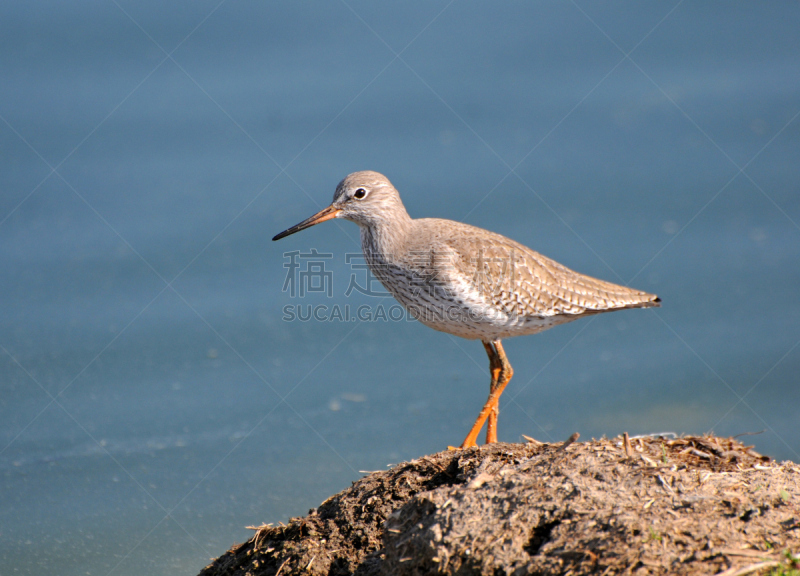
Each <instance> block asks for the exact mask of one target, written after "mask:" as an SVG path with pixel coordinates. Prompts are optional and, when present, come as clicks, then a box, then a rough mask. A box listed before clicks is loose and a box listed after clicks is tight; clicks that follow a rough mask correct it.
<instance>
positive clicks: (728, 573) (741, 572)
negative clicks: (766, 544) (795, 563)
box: [716, 560, 781, 576]
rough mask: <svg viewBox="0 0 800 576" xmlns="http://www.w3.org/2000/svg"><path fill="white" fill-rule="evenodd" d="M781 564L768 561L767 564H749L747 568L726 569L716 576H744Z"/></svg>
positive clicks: (775, 561)
mask: <svg viewBox="0 0 800 576" xmlns="http://www.w3.org/2000/svg"><path fill="white" fill-rule="evenodd" d="M780 565H781V563H780V562H778V561H777V560H770V561H768V562H758V563H756V564H750V565H749V566H745V567H744V568H736V567H735V566H734V567H733V568H728V569H727V570H725V571H724V572H718V573H717V574H716V576H745V574H752V573H753V572H758V571H759V570H763V569H764V568H774V567H775V566H780Z"/></svg>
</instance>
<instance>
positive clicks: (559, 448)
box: [558, 432, 581, 452]
mask: <svg viewBox="0 0 800 576" xmlns="http://www.w3.org/2000/svg"><path fill="white" fill-rule="evenodd" d="M580 437H581V435H580V434H579V433H578V432H575V433H574V434H573V435H572V436H570V437H569V438H567V439H566V441H565V442H564V443H563V444H562V445H561V446H559V447H558V451H559V452H563V451H564V450H566V449H567V447H568V446H569V445H570V444H572V443H573V442H575V441H576V440H577V439H578V438H580Z"/></svg>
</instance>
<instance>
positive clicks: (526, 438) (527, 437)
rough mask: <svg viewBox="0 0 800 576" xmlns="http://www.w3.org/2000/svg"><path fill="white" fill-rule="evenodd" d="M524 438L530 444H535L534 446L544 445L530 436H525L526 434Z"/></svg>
mask: <svg viewBox="0 0 800 576" xmlns="http://www.w3.org/2000/svg"><path fill="white" fill-rule="evenodd" d="M522 437H523V438H525V441H526V442H527V443H528V444H533V445H534V446H541V445H542V444H543V442H539V441H538V440H537V439H536V438H531V437H530V436H525V434H523V435H522Z"/></svg>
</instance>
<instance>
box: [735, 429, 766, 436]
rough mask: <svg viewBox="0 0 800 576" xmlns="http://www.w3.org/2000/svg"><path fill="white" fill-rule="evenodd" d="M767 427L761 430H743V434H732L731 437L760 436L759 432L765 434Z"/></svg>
mask: <svg viewBox="0 0 800 576" xmlns="http://www.w3.org/2000/svg"><path fill="white" fill-rule="evenodd" d="M766 431H767V429H766V428H765V429H764V430H759V431H758V432H742V433H741V434H737V435H736V436H731V438H739V437H740V436H758V435H759V434H763V433H764V432H766Z"/></svg>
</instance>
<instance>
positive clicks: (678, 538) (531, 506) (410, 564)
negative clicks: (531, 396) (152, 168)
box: [201, 436, 800, 576]
mask: <svg viewBox="0 0 800 576" xmlns="http://www.w3.org/2000/svg"><path fill="white" fill-rule="evenodd" d="M798 551H800V466H798V465H796V464H793V463H791V462H784V463H782V464H777V463H774V462H771V461H770V460H769V458H766V457H764V456H761V455H759V454H756V453H755V452H753V451H752V450H751V449H749V448H748V447H746V446H744V445H742V444H741V443H740V442H738V441H736V440H734V439H723V438H716V437H710V436H708V437H685V438H673V439H670V438H662V437H650V438H639V439H633V440H630V441H629V442H627V441H626V439H625V438H615V439H612V440H605V439H603V440H592V441H591V442H584V443H578V442H576V443H570V444H568V445H567V446H565V445H554V444H541V443H538V442H530V443H528V444H524V445H521V444H494V445H491V446H482V447H479V448H471V449H467V450H456V451H449V452H441V453H439V454H434V455H431V456H426V457H425V458H421V459H419V460H415V461H413V462H407V463H404V464H400V465H398V466H396V467H394V468H392V469H391V470H387V471H385V472H374V473H372V474H369V475H368V476H366V477H364V478H362V479H361V480H359V481H357V482H354V483H353V486H352V487H351V488H348V489H347V490H344V491H343V492H340V493H339V494H337V495H335V496H333V497H331V498H329V499H328V500H326V501H325V502H323V503H322V504H321V505H320V506H319V508H317V509H316V510H312V511H311V512H310V513H309V515H308V516H306V517H304V518H293V519H292V520H291V521H290V522H289V524H288V525H286V526H283V525H281V526H277V527H273V526H261V527H259V528H258V529H256V533H255V535H254V536H253V538H252V539H251V540H249V541H247V542H245V543H244V544H241V545H237V546H234V547H233V548H231V550H230V551H228V552H227V553H226V554H225V555H223V556H221V557H220V558H218V559H217V560H216V561H214V562H213V563H212V564H211V565H209V566H208V567H207V568H206V569H205V570H203V572H201V576H245V575H246V576H267V575H270V576H271V575H276V574H279V575H287V574H319V575H331V576H333V575H350V574H356V575H364V576H366V575H377V574H408V575H412V574H413V575H421V574H431V573H441V574H459V575H466V574H481V575H484V574H485V575H495V574H515V575H523V574H574V575H578V574H623V573H626V574H627V573H631V574H693V575H694V574H717V573H720V572H723V573H725V574H726V575H727V576H733V575H734V574H738V575H742V574H755V573H759V572H761V573H764V571H766V570H770V569H774V568H775V567H781V569H786V570H787V572H785V573H786V574H789V573H791V572H790V571H791V570H792V569H794V568H796V566H795V565H794V564H795V560H794V557H792V556H791V553H792V552H794V553H797V552H798ZM798 574H800V572H799V573H798Z"/></svg>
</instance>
